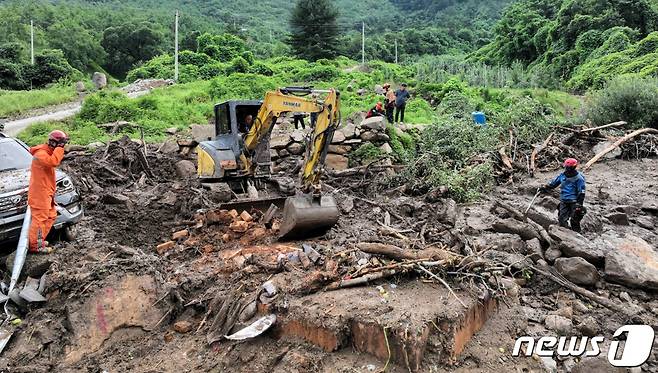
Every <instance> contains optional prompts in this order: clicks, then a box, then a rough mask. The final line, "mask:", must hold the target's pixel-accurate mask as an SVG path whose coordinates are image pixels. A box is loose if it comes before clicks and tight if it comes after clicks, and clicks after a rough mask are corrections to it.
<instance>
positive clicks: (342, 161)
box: [325, 154, 349, 171]
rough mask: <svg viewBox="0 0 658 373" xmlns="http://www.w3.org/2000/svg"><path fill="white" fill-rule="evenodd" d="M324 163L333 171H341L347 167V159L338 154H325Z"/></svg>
mask: <svg viewBox="0 0 658 373" xmlns="http://www.w3.org/2000/svg"><path fill="white" fill-rule="evenodd" d="M325 165H326V166H327V168H329V169H332V170H334V171H343V170H346V169H347V168H348V167H349V159H347V157H345V156H342V155H339V154H327V159H326V161H325Z"/></svg>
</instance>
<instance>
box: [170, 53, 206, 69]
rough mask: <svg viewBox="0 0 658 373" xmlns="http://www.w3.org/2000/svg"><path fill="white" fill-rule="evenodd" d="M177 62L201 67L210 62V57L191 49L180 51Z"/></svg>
mask: <svg viewBox="0 0 658 373" xmlns="http://www.w3.org/2000/svg"><path fill="white" fill-rule="evenodd" d="M178 62H179V63H180V64H181V65H194V66H196V67H201V66H204V65H207V64H209V63H211V62H212V58H210V56H209V55H207V54H205V53H196V52H192V51H182V52H180V54H179V55H178Z"/></svg>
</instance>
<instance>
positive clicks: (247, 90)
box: [210, 73, 277, 100]
mask: <svg viewBox="0 0 658 373" xmlns="http://www.w3.org/2000/svg"><path fill="white" fill-rule="evenodd" d="M276 88H277V81H276V80H274V79H273V78H270V77H267V76H262V75H256V74H243V73H237V74H232V75H230V76H228V77H220V78H215V79H213V81H212V82H211V83H210V95H211V96H212V97H213V98H214V99H254V100H255V99H262V98H263V96H264V95H265V92H267V91H270V90H273V89H276Z"/></svg>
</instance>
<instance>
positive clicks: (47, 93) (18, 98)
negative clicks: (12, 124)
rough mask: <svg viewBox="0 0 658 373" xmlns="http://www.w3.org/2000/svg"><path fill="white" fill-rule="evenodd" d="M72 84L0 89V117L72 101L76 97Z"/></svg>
mask: <svg viewBox="0 0 658 373" xmlns="http://www.w3.org/2000/svg"><path fill="white" fill-rule="evenodd" d="M76 95H77V94H76V92H75V87H73V86H72V85H55V86H52V87H50V88H46V89H35V90H32V91H4V90H0V102H2V105H0V118H1V117H8V116H13V115H19V114H22V113H25V112H26V111H28V110H31V109H36V108H42V107H46V106H50V105H57V104H62V103H65V102H69V101H72V100H73V99H75V97H76Z"/></svg>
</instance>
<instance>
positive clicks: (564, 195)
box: [539, 158, 587, 232]
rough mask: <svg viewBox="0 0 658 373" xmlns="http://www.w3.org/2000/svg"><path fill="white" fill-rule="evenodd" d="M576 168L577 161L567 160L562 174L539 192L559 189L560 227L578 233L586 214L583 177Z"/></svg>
mask: <svg viewBox="0 0 658 373" xmlns="http://www.w3.org/2000/svg"><path fill="white" fill-rule="evenodd" d="M576 167H578V160H576V159H574V158H568V159H567V160H565V161H564V172H562V173H561V174H559V175H557V176H556V177H555V179H553V180H552V181H551V182H550V183H548V184H546V185H545V186H543V187H541V188H539V190H540V191H541V192H544V193H546V192H548V191H549V190H552V189H555V188H557V187H558V186H559V187H560V205H559V207H558V221H559V222H560V226H561V227H565V228H571V230H573V231H575V232H580V222H581V220H583V217H585V214H586V213H587V210H585V207H584V206H583V204H584V203H585V176H583V174H582V173H581V172H579V171H578V170H577V169H576Z"/></svg>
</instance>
